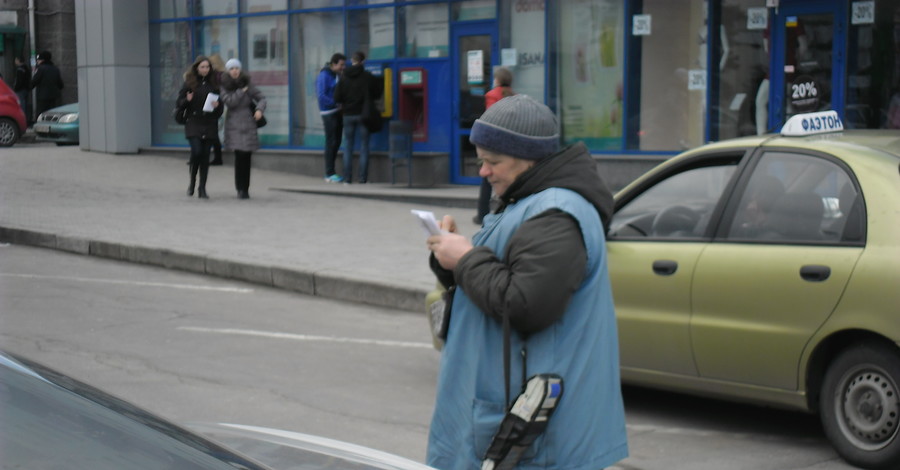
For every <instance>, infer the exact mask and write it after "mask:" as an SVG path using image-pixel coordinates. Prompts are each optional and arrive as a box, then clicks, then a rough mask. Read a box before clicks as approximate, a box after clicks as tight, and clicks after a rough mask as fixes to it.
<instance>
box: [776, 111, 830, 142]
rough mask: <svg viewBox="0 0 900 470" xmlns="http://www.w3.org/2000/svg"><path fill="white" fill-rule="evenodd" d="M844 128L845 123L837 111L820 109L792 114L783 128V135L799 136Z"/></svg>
mask: <svg viewBox="0 0 900 470" xmlns="http://www.w3.org/2000/svg"><path fill="white" fill-rule="evenodd" d="M842 130H844V123H843V122H841V117H840V116H838V113H837V111H833V110H832V111H819V112H817V113H805V114H797V115H795V116H791V118H790V119H788V121H787V122H786V123H784V127H782V128H781V135H785V136H794V137H797V136H804V135H811V134H822V133H825V132H840V131H842Z"/></svg>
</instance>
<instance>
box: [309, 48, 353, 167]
mask: <svg viewBox="0 0 900 470" xmlns="http://www.w3.org/2000/svg"><path fill="white" fill-rule="evenodd" d="M346 63H347V58H346V57H345V56H344V54H341V53H335V54H334V55H332V56H331V61H329V62H328V63H327V64H325V67H323V68H322V71H321V72H319V76H318V77H317V78H316V96H318V98H319V114H321V115H322V124H324V125H325V181H326V182H328V183H340V182H341V181H343V178H341V176H340V175H338V174H337V173H336V172H335V171H334V160H335V158H337V152H338V148H340V146H341V133H342V132H343V131H344V125H343V119H344V118H343V116H342V115H341V105H340V104H338V103H336V102H335V101H334V89H335V87H337V84H338V81H339V80H340V78H341V73H343V71H344V66H345V64H346Z"/></svg>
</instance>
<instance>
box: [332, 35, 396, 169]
mask: <svg viewBox="0 0 900 470" xmlns="http://www.w3.org/2000/svg"><path fill="white" fill-rule="evenodd" d="M365 60H366V55H365V54H363V53H362V52H360V51H357V52H354V53H353V56H352V57H351V58H350V62H351V64H352V65H350V67H347V69H346V70H344V76H343V79H342V80H341V81H339V82H338V84H337V87H336V88H335V89H334V101H335V103H338V104H340V105H341V109H343V110H344V184H350V183H352V182H353V147H354V144H355V143H356V142H355V139H356V132H357V130H358V131H359V140H360V150H359V183H361V184H364V183H365V182H366V179H367V178H368V176H369V129H368V128H367V127H366V126H365V124H364V122H363V110H364V109H365V108H366V106H369V107H372V106H374V101H375V100H377V99H378V98H381V94H382V92H383V88H384V86H383V85H382V81H381V80H380V79H378V77H375V76H374V75H372V74H371V73H369V72H368V71H366V68H365V65H364V62H365Z"/></svg>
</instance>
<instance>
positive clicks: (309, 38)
mask: <svg viewBox="0 0 900 470" xmlns="http://www.w3.org/2000/svg"><path fill="white" fill-rule="evenodd" d="M291 31H292V34H293V35H294V36H293V37H292V38H291V44H292V45H294V47H295V52H294V55H293V56H294V61H293V63H292V64H291V83H292V88H293V93H292V94H291V145H296V146H303V147H324V146H325V127H324V126H323V124H322V117H321V116H320V115H319V102H318V98H317V97H316V78H317V77H318V76H319V72H320V71H321V70H322V68H323V67H325V66H326V64H327V63H328V62H330V61H331V56H332V55H333V54H334V53H336V52H339V53H342V54H343V53H344V50H343V44H342V41H341V39H340V38H343V37H344V18H343V16H342V14H341V12H314V13H302V14H297V15H292V16H291ZM345 55H346V54H345ZM349 62H350V58H349V57H348V58H347V63H348V64H349Z"/></svg>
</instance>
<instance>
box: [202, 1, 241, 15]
mask: <svg viewBox="0 0 900 470" xmlns="http://www.w3.org/2000/svg"><path fill="white" fill-rule="evenodd" d="M237 4H238V1H237V0H194V16H214V15H233V14H235V13H237V12H238V9H237V7H238V5H237Z"/></svg>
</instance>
